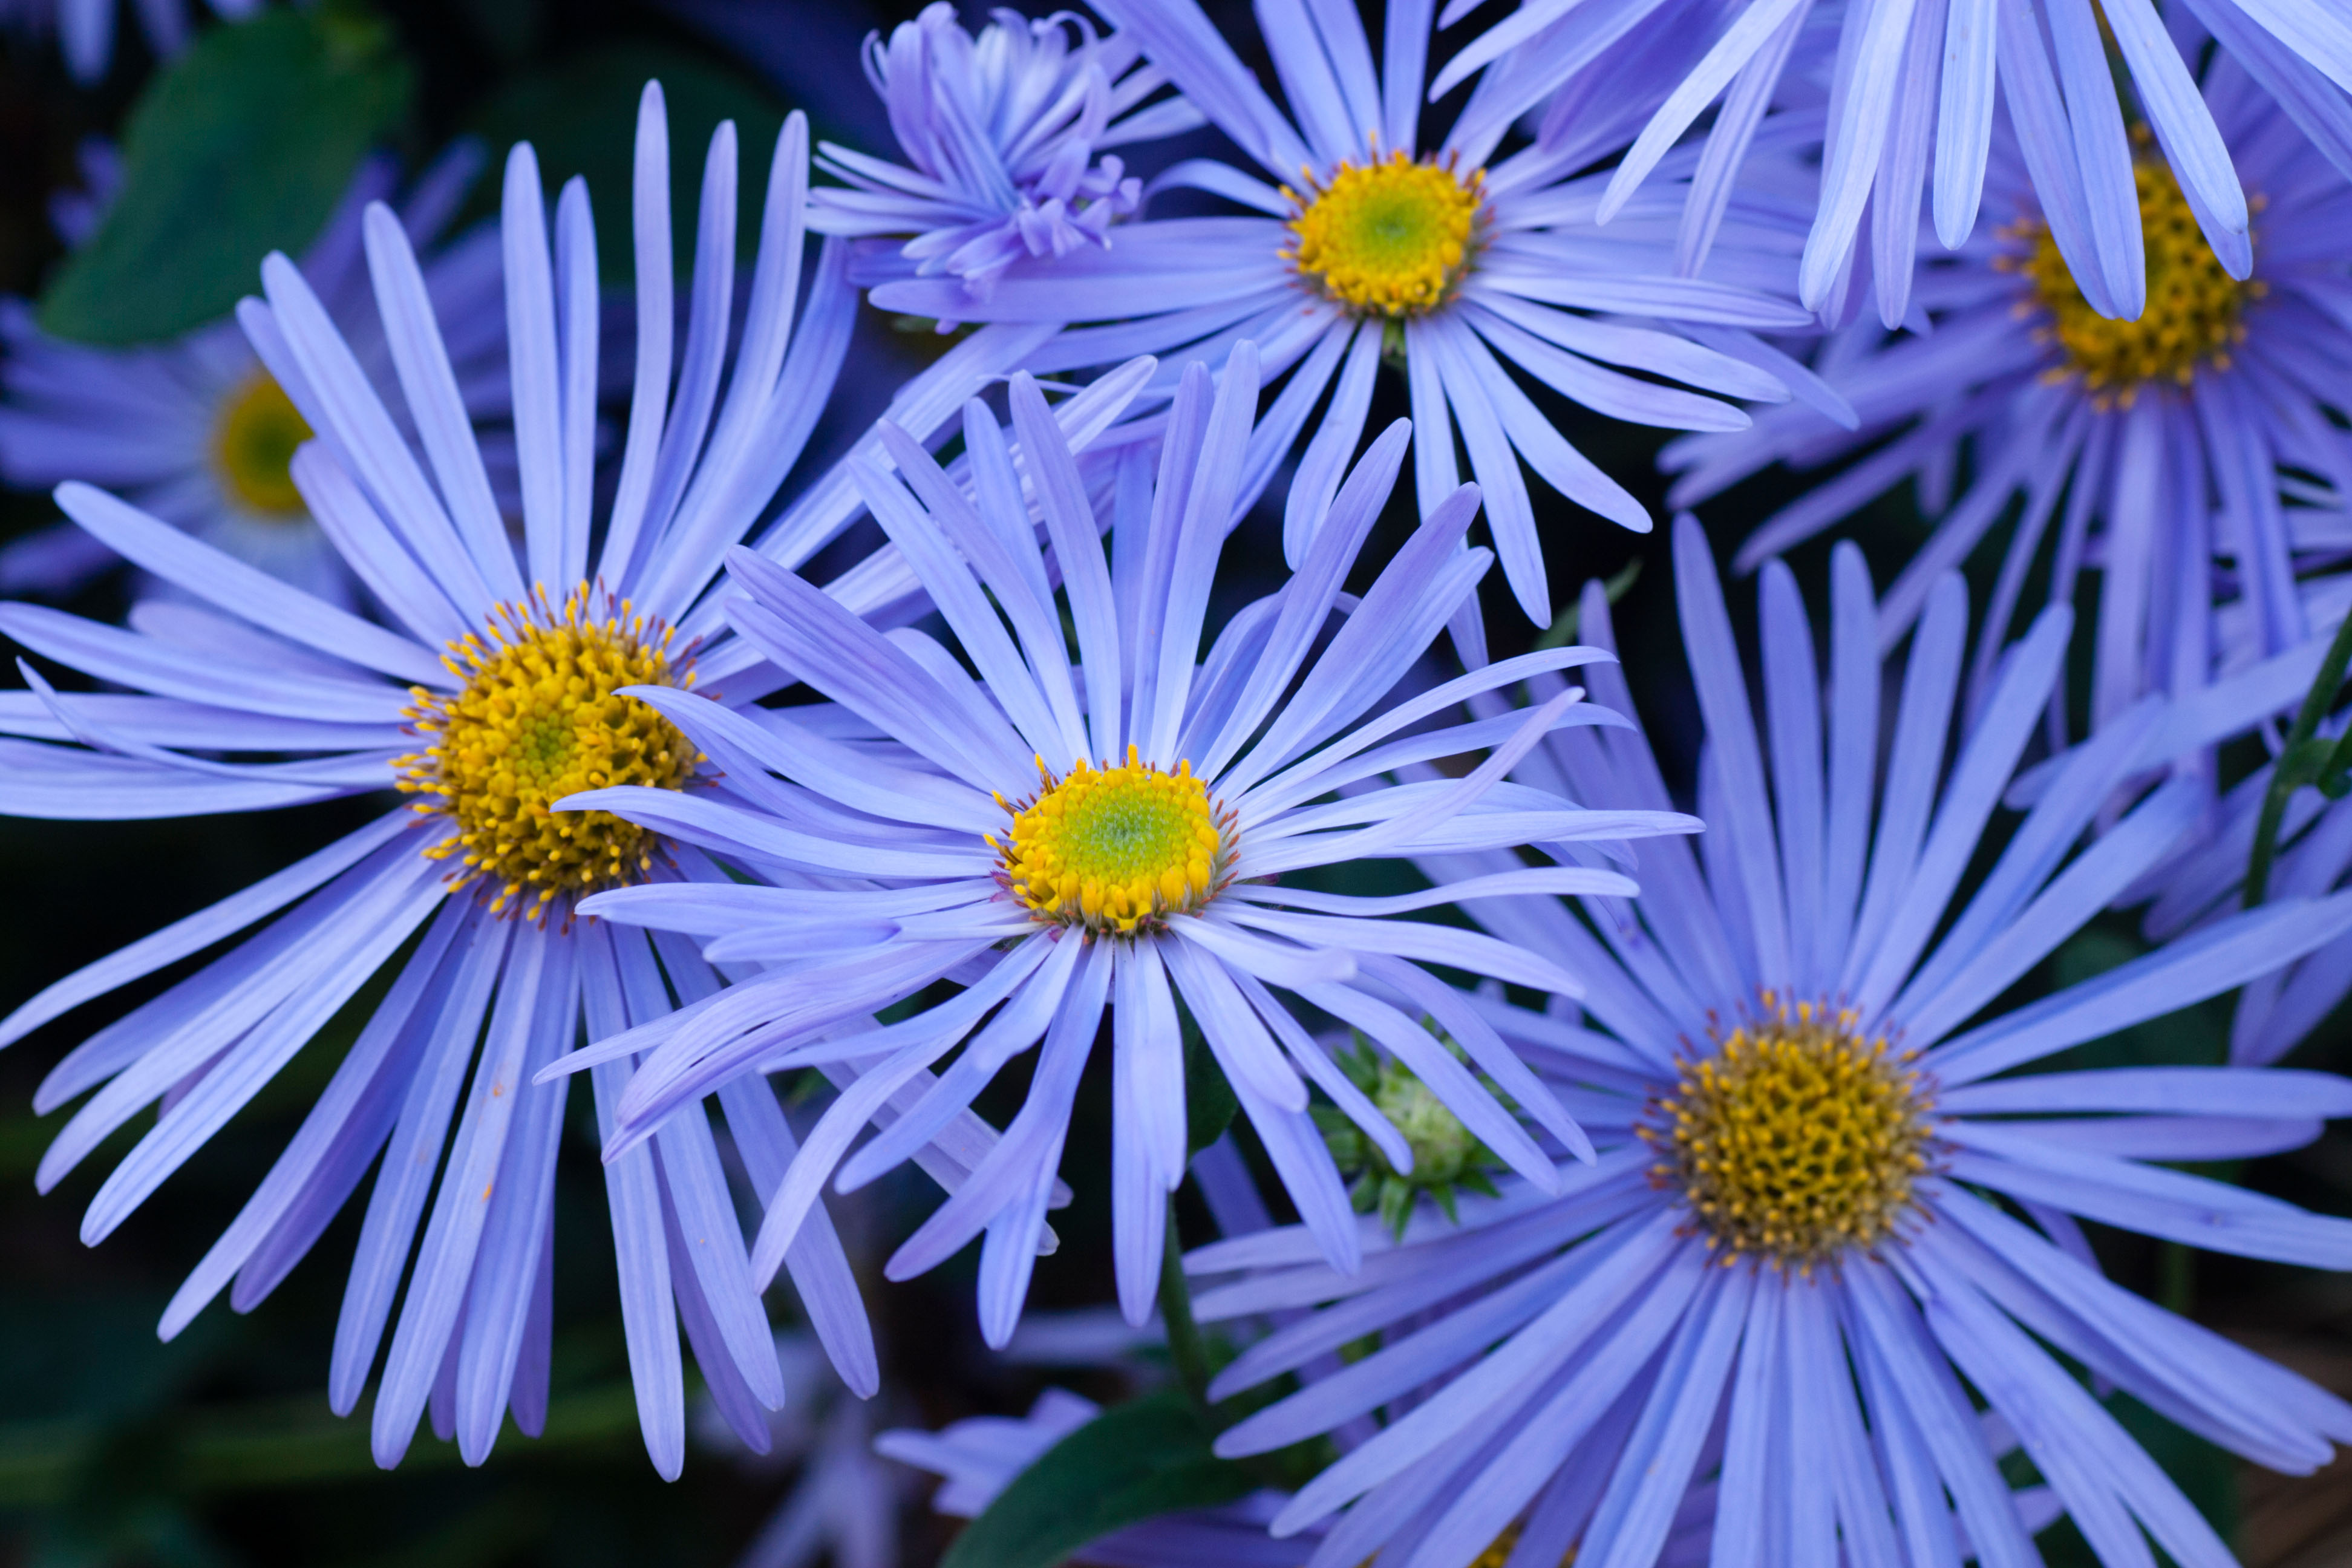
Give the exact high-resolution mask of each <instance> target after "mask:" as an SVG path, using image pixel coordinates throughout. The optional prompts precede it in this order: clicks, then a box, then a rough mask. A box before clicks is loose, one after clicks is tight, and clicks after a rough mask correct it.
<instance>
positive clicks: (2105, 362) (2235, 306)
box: [2004, 129, 2265, 409]
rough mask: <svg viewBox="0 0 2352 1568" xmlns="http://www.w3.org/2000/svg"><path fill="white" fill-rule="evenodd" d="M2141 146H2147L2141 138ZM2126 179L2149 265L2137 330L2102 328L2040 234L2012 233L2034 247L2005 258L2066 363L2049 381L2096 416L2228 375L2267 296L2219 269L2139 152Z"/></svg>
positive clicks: (2177, 199) (2149, 157)
mask: <svg viewBox="0 0 2352 1568" xmlns="http://www.w3.org/2000/svg"><path fill="white" fill-rule="evenodd" d="M2140 140H2141V141H2143V142H2145V141H2146V140H2147V134H2146V132H2145V130H2144V129H2143V130H2142V131H2141V132H2140ZM2132 177H2133V179H2134V180H2135V181H2136V182H2137V184H2138V187H2139V224H2140V233H2141V236H2142V237H2143V239H2144V241H2145V244H2146V247H2147V309H2146V310H2143V311H2141V313H2140V316H2139V319H2138V320H2137V321H2110V320H2108V319H2107V318H2106V317H2105V316H2102V315H2100V314H2099V313H2098V312H2097V311H2096V310H2092V309H2091V306H2090V303H2089V301H2087V300H2084V298H2083V291H2082V289H2079V288H2077V287H2076V286H2075V283H2074V274H2073V273H2072V272H2070V271H2068V270H2067V268H2066V260H2065V258H2064V257H2063V256H2061V255H2060V254H2059V253H2058V242H2057V241H2056V240H2055V239H2053V238H2052V237H2051V235H2050V229H2049V226H2047V225H2046V224H2041V223H2035V224H2032V225H2029V226H2024V227H2023V228H2021V230H2020V231H2018V233H2017V237H2018V238H2020V239H2030V240H2031V241H2032V253H2031V254H2030V255H2026V256H2023V257H2021V258H2004V259H2006V260H2008V261H2009V263H2010V269H2015V270H2021V271H2023V272H2024V273H2025V274H2026V275H2027V276H2028V277H2029V278H2031V279H2032V282H2033V289H2034V294H2035V298H2036V300H2037V301H2038V302H2039V304H2040V305H2041V307H2042V309H2043V310H2047V311H2048V312H2049V313H2050V316H2051V318H2052V322H2053V324H2052V325H2051V326H2050V327H2049V328H2047V329H2045V333H2046V336H2048V337H2051V338H2054V339H2055V340H2056V341H2057V343H2058V346H2059V347H2060V348H2061V349H2062V350H2063V352H2064V353H2065V356H2066V360H2065V364H2064V366H2063V368H2059V369H2053V371H2052V372H2051V373H2050V375H2049V378H2048V379H2052V380H2064V379H2066V378H2068V377H2070V376H2080V377H2081V378H2082V380H2083V384H2084V386H2085V387H2086V388H2087V389H2088V390H2089V391H2090V393H2091V395H2092V398H2093V401H2094V403H2095V405H2097V406H2098V407H2100V408H2102V409H2105V408H2106V407H2108V406H2109V405H2111V404H2121V405H2123V406H2124V407H2126V408H2128V407H2130V406H2131V405H2132V404H2133V403H2134V402H2135V401H2136V400H2137V398H2138V395H2139V392H2140V389H2141V388H2142V387H2143V386H2145V385H2148V384H2155V385H2158V386H2163V385H2174V386H2187V385H2188V384H2189V383H2190V382H2191V381H2193V380H2194V379H2195V378H2196V374H2197V371H2198V368H2199V367H2200V366H2210V368H2212V369H2214V370H2227V369H2229V368H2230V350H2231V347H2232V346H2234V345H2235V344H2237V343H2240V342H2243V341H2244V340H2245V336H2246V328H2245V324H2244V321H2243V320H2242V317H2243V315H2244V313H2245V307H2246V302H2247V301H2248V300H2258V299H2260V298H2262V296H2263V293H2264V291H2265V290H2264V289H2263V285H2262V284H2261V283H2259V282H2256V281H2253V280H2251V279H2250V280H2248V281H2246V282H2240V281H2238V279H2234V278H2232V277H2231V276H2230V275H2229V274H2228V273H2227V272H2225V271H2223V270H2222V269H2221V263H2220V262H2219V261H2217V260H2215V259H2214V258H2213V251H2212V247H2210V246H2209V245H2207V244H2206V241H2205V236H2204V233H2203V231H2201V230H2200V229H2199V228H2198V226H2197V216H2196V215H2195V214H2194V213H2192V212H2191V211H2190V210H2189V203H2188V200H2187V199H2186V198H2185V197H2183V196H2182V195H2181V194H2180V185H2179V182H2178V181H2176V180H2175V179H2174V178H2173V177H2172V171H2171V169H2170V168H2169V167H2168V166H2167V165H2166V163H2165V162H2164V160H2163V159H2161V158H2159V157H2157V156H2155V155H2154V154H2153V153H2149V152H2147V150H2146V149H2145V148H2143V150H2142V153H2141V155H2140V156H2139V157H2138V158H2137V160H2136V161H2135V162H2134V163H2133V168H2132Z"/></svg>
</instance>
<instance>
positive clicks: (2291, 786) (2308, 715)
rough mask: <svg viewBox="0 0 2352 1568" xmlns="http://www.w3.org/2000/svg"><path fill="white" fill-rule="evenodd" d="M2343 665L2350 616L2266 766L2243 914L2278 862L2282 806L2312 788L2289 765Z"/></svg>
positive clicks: (2350, 650)
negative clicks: (2266, 786) (2267, 776)
mask: <svg viewBox="0 0 2352 1568" xmlns="http://www.w3.org/2000/svg"><path fill="white" fill-rule="evenodd" d="M2347 665H2352V616H2345V617H2344V623H2343V624H2342V625H2341V626H2337V627H2336V640H2335V641H2334V642H2332V643H2330V644H2328V645H2327V657H2326V658H2323V659H2321V660H2320V661H2319V675H2318V678H2317V679H2315V680H2313V681H2312V683H2311V689H2310V690H2309V691H2307V692H2305V694H2304V699H2303V707H2302V709H2301V710H2300V711H2298V712H2297V713H2296V714H2295V716H2294V728H2293V729H2292V730H2289V731H2287V736H2286V744H2285V745H2284V746H2282V747H2280V748H2279V754H2278V760H2277V761H2276V762H2274V763H2272V764H2271V784H2270V788H2269V789H2267V790H2265V791H2264V792H2263V812H2262V816H2260V817H2258V818H2257V819H2256V820H2255V823H2254V850H2253V855H2252V858H2250V859H2249V860H2248V861H2247V862H2246V897H2245V907H2246V908H2248V909H2252V908H2253V907H2254V906H2255V905H2256V904H2259V903H2261V902H2262V901H2263V900H2264V899H2266V898H2268V897H2269V896H2270V890H2271V866H2272V863H2273V861H2275V860H2276V859H2277V858H2278V836H2279V826H2280V825H2281V824H2282V823H2284V821H2285V820H2286V803H2287V800H2288V798H2289V797H2290V796H2292V795H2294V792H2295V791H2296V790H2297V789H2298V788H2300V787H2302V786H2303V785H2304V784H2309V783H2311V782H2312V781H2311V780H2310V779H2307V778H2305V777H2304V776H2303V775H2304V773H2305V769H2304V768H2303V767H2301V766H2299V765H2293V764H2295V763H2297V761H2298V759H2299V758H2300V757H2301V755H2302V754H2303V752H2305V750H2306V749H2307V748H2308V746H2309V743H2310V741H2311V738H2312V736H2313V735H2315V734H2316V733H2317V732H2318V730H2319V721H2321V720H2323V719H2325V718H2326V717H2327V710H2329V709H2330V708H2332V707H2334V706H2335V705H2336V692H2337V691H2338V690H2340V689H2342V688H2343V685H2344V671H2345V668H2346V666H2347Z"/></svg>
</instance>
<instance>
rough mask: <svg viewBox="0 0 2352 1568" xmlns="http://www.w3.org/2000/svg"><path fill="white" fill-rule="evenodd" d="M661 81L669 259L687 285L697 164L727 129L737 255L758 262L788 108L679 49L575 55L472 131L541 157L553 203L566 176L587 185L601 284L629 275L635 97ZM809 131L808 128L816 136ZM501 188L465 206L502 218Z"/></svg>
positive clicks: (519, 86)
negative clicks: (772, 166)
mask: <svg viewBox="0 0 2352 1568" xmlns="http://www.w3.org/2000/svg"><path fill="white" fill-rule="evenodd" d="M656 80H657V81H659V82H660V83H661V84H662V101H663V103H664V104H665V106H666V107H667V109H668V110H669V186H670V207H669V210H670V258H671V260H672V262H673V264H674V265H675V266H676V268H677V272H678V275H679V276H680V277H681V278H683V277H685V276H686V275H687V273H688V268H690V267H691V266H692V264H693V259H694V232H695V223H696V215H697V214H698V211H699V210H700V208H701V205H702V197H701V192H702V163H703V158H704V155H705V154H706V153H708V152H709V147H710V133H711V132H713V131H715V130H717V129H718V128H719V121H722V120H732V121H734V122H735V139H736V141H735V145H736V153H735V166H736V169H737V171H738V174H739V182H738V184H737V187H736V195H735V247H736V255H737V257H738V258H740V260H742V261H744V262H746V263H748V262H750V261H751V258H753V257H754V256H756V255H757V254H758V253H759V248H760V212H761V205H762V204H763V203H764V202H765V201H766V200H767V195H768V162H769V159H770V157H771V156H772V154H773V153H774V152H775V149H776V133H777V132H779V131H781V130H782V128H783V123H784V108H785V106H784V105H782V104H781V103H779V102H778V101H777V100H775V99H774V98H772V97H771V96H770V95H769V94H768V93H767V92H766V91H764V90H762V89H761V88H759V87H757V86H755V85H754V84H752V83H751V82H750V81H749V80H747V79H744V78H742V77H740V76H736V75H734V74H733V73H732V72H730V71H727V70H723V69H721V68H719V67H717V66H713V65H711V64H709V62H708V61H706V60H704V59H703V58H700V57H699V56H697V55H693V54H689V53H688V52H687V51H685V50H683V49H677V48H669V47H662V46H658V45H653V46H648V45H645V44H629V45H625V46H624V45H613V46H610V47H601V48H594V49H590V50H586V51H584V52H583V53H581V54H577V55H573V56H571V57H569V58H566V59H564V60H563V61H562V62H561V63H560V64H557V65H555V66H551V67H550V68H547V69H544V70H539V71H533V72H530V74H528V75H525V76H522V77H520V78H517V79H515V80H513V81H512V82H511V83H509V85H508V86H507V87H506V88H504V89H501V90H500V91H499V93H498V94H497V95H496V96H494V97H493V98H491V99H490V100H489V101H488V103H487V104H486V105H485V106H484V107H483V108H482V110H481V111H480V112H479V113H478V114H477V115H476V116H475V117H474V118H473V121H472V123H471V125H470V126H469V129H470V130H471V131H472V132H474V133H475V134H476V135H478V136H480V137H481V138H482V139H483V140H484V141H486V142H488V143H489V145H490V151H491V153H492V154H493V155H494V156H495V157H496V158H497V159H498V160H499V162H500V163H503V162H504V160H505V158H506V155H507V149H508V148H509V147H511V146H512V145H513V144H514V143H516V142H530V144H531V146H532V148H533V149H534V150H535V151H536V152H537V153H538V154H539V174H540V179H541V181H542V182H543V183H544V184H545V185H546V187H547V193H548V195H550V196H551V197H552V196H553V195H554V194H555V193H556V192H557V191H559V190H561V189H562V186H563V183H564V182H565V181H566V180H569V179H570V178H571V177H572V175H574V174H580V175H583V176H585V177H586V179H587V181H588V194H589V195H590V197H591V198H592V199H593V201H594V204H595V212H596V217H597V226H598V230H599V233H598V236H597V246H596V250H597V257H598V261H599V263H600V269H601V271H602V274H603V277H604V282H605V283H606V284H608V285H614V286H617V285H621V284H625V283H628V282H630V281H632V280H633V279H635V275H636V266H635V247H633V246H631V245H630V243H629V193H630V189H631V187H632V185H633V184H634V183H635V167H636V162H635V160H636V151H635V149H636V134H637V100H638V98H639V96H640V95H642V94H643V93H644V91H645V88H646V82H647V81H656ZM813 129H814V128H813ZM498 203H499V182H498V181H496V180H485V181H483V182H482V185H481V188H480V189H479V190H478V191H477V192H476V194H475V205H474V206H473V207H472V208H471V209H469V210H470V211H471V213H472V215H473V216H484V217H486V216H489V215H490V214H491V213H493V212H495V211H497V210H498Z"/></svg>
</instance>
